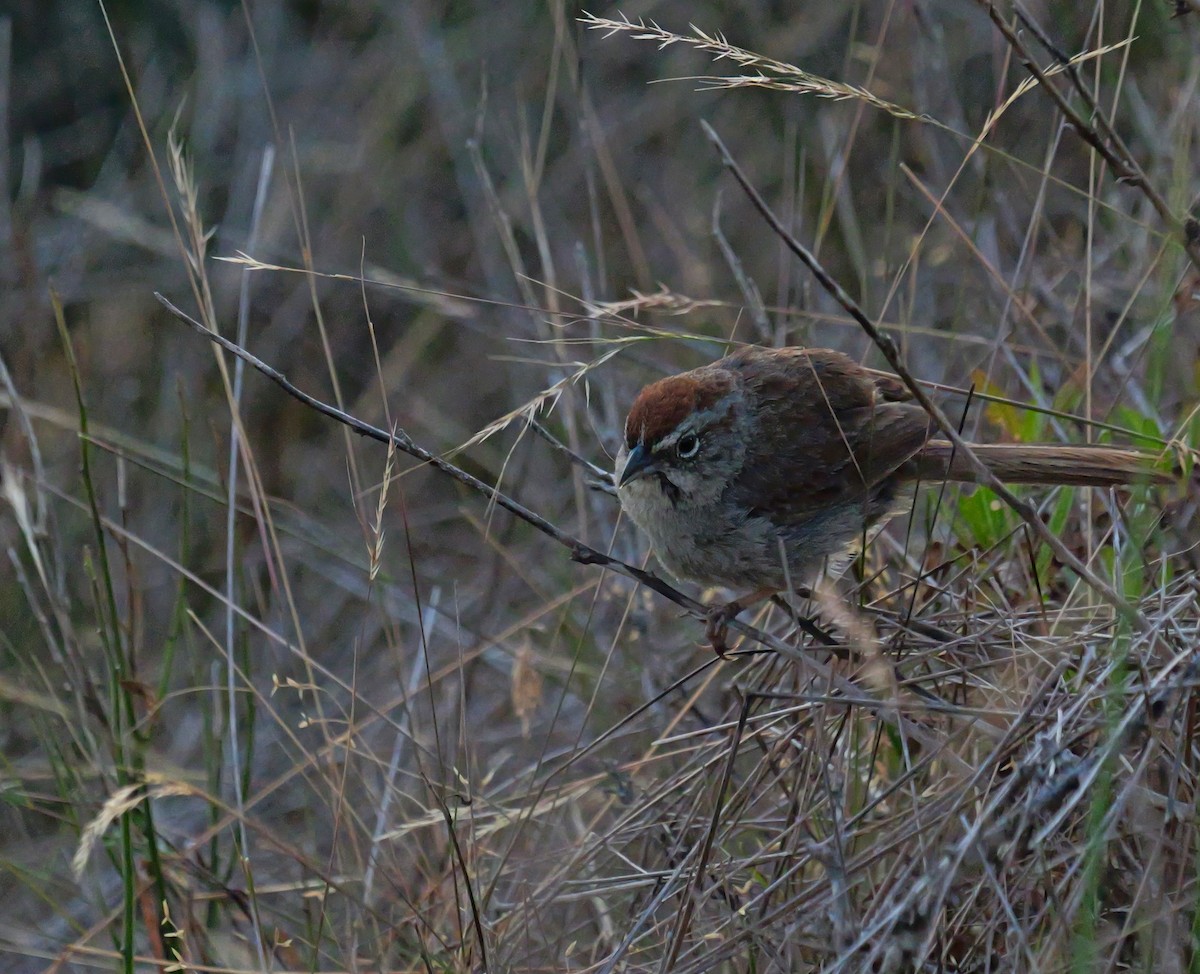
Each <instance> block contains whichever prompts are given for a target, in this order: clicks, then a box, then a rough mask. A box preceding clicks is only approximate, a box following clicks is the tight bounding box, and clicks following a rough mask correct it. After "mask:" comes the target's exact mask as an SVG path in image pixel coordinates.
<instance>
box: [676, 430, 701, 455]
mask: <svg viewBox="0 0 1200 974" xmlns="http://www.w3.org/2000/svg"><path fill="white" fill-rule="evenodd" d="M675 452H676V453H677V454H679V459H681V460H690V459H691V458H692V457H694V456H695V455H696V454H697V453H699V452H700V437H698V436H697V435H696V434H695V433H684V434H683V436H681V437H679V439H678V441H676V443H675Z"/></svg>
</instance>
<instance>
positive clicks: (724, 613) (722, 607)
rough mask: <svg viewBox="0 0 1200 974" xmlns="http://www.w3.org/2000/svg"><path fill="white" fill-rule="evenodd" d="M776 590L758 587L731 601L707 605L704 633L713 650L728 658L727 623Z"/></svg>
mask: <svg viewBox="0 0 1200 974" xmlns="http://www.w3.org/2000/svg"><path fill="white" fill-rule="evenodd" d="M778 591H779V590H778V589H774V588H760V589H758V590H757V591H754V592H751V593H750V594H749V595H744V596H742V598H740V599H734V600H733V601H732V602H722V603H719V604H717V605H711V606H709V608H708V612H707V613H706V624H705V627H704V635H705V637H706V638H707V639H708V643H709V645H710V646H712V648H713V652H714V653H716V654H717V655H718V656H720V657H721V659H729V656H728V655H727V653H728V650H729V647H728V646H727V645H726V643H725V637H726V636H728V635H729V623H730V622H732V621H733V620H734V618H736V617H737V615H738V613H740V612H742V611H743V610H744V609H748V608H750V606H752V605H754V604H756V603H758V602H761V601H763V599H769V598H770V597H771V596H772V595H774V594H775V593H776V592H778Z"/></svg>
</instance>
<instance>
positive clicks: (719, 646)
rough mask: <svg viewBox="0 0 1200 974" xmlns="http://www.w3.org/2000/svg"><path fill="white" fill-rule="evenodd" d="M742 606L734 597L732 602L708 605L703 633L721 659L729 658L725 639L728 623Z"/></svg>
mask: <svg viewBox="0 0 1200 974" xmlns="http://www.w3.org/2000/svg"><path fill="white" fill-rule="evenodd" d="M744 608H745V606H744V605H743V604H742V603H741V602H740V601H739V600H737V599H734V600H733V601H732V602H723V603H721V604H720V605H713V606H709V609H708V613H707V617H706V624H705V627H704V635H705V637H706V638H707V639H708V643H709V645H710V646H712V649H713V652H714V653H716V654H717V655H718V656H720V657H721V659H729V658H730V656H729V646H728V645H727V643H726V641H725V640H726V637H728V635H729V623H731V622H732V621H733V620H734V618H736V617H737V614H738V613H739V612H741V611H742V609H744Z"/></svg>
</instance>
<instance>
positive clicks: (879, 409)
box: [614, 347, 1171, 649]
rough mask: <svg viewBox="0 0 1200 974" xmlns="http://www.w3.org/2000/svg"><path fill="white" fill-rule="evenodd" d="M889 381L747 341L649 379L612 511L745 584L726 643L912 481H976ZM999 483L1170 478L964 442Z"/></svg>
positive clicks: (715, 617) (1040, 450) (1118, 457)
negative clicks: (617, 506)
mask: <svg viewBox="0 0 1200 974" xmlns="http://www.w3.org/2000/svg"><path fill="white" fill-rule="evenodd" d="M911 398H912V396H911V394H910V392H909V390H908V388H907V387H906V386H905V385H904V384H903V383H902V382H901V381H900V380H899V379H898V378H896V377H895V376H892V375H887V374H884V373H879V372H874V371H872V370H869V369H866V368H864V367H863V366H861V365H859V364H858V363H857V362H855V361H854V360H853V359H851V358H849V357H848V356H846V355H843V354H842V353H840V352H835V351H832V350H830V349H817V348H779V349H767V348H758V347H746V348H742V349H741V350H739V351H737V352H735V353H734V354H732V355H730V356H728V357H726V358H723V359H721V360H720V361H717V362H713V363H712V364H711V365H706V366H704V367H702V368H699V369H693V370H692V371H690V372H684V373H682V374H680V375H673V376H670V377H668V378H665V379H660V380H659V381H657V382H654V383H651V384H650V385H648V386H646V387H645V388H644V389H643V390H642V391H641V392H640V393H639V394H638V396H637V398H636V399H635V400H634V403H633V406H632V407H631V408H630V410H629V416H628V418H627V419H626V421H625V436H624V441H623V443H622V445H621V449H620V452H619V453H618V456H617V464H616V472H615V475H614V479H615V481H616V484H617V493H618V496H619V497H620V501H621V507H622V508H623V509H624V511H625V512H626V513H627V514H628V515H629V516H630V517H631V518H632V519H633V521H634V523H636V524H637V525H638V527H639V528H641V529H642V531H644V532H645V534H646V535H647V537H649V539H650V541H651V542H652V543H653V545H654V550H655V552H656V553H657V555H658V559H659V561H660V562H662V564H663V565H664V566H665V567H666V568H667V570H668V571H670V572H671V574H673V575H675V576H677V577H678V578H681V579H687V580H690V581H694V582H699V583H701V584H704V585H720V586H725V587H727V588H730V589H733V590H735V591H738V592H744V593H748V594H746V595H744V596H742V597H741V598H739V599H738V600H737V601H734V602H731V603H728V604H727V605H724V606H720V607H718V608H717V609H716V610H714V611H713V612H712V613H711V614H710V620H709V638H710V640H711V641H712V642H713V645H714V647H715V648H717V649H720V648H721V643H722V642H723V636H724V630H725V627H726V626H727V625H728V622H729V620H730V619H731V618H733V616H734V615H736V614H737V613H738V612H740V611H741V610H742V609H743V608H745V607H747V606H748V605H750V604H753V603H754V602H755V601H758V600H760V599H762V598H766V597H768V596H770V595H773V594H776V593H779V592H783V591H786V590H788V589H797V588H801V587H804V586H807V585H809V584H811V583H812V582H813V581H814V580H815V578H816V576H817V575H819V574H820V573H821V571H822V570H826V571H830V572H832V573H835V574H836V573H840V572H841V571H843V570H844V569H845V567H846V565H848V564H849V563H850V561H851V560H852V559H853V557H854V556H855V555H856V554H857V552H858V551H859V550H860V548H861V546H862V545H863V544H864V543H865V542H866V541H867V540H869V539H870V538H871V537H872V536H873V534H874V533H875V532H877V531H878V530H879V529H880V528H882V527H883V525H884V524H886V523H887V521H888V520H889V519H890V518H892V517H893V516H894V515H895V514H897V513H899V512H900V511H902V510H904V509H905V508H906V506H907V505H908V504H909V503H910V501H911V498H912V493H913V489H914V487H915V484H916V483H917V482H918V481H942V480H949V481H958V482H968V483H969V482H974V481H975V480H976V479H977V473H976V469H975V467H974V465H973V464H972V463H971V461H970V459H969V458H968V457H967V456H965V455H963V454H962V453H961V452H959V451H956V450H955V448H954V446H953V444H951V443H950V442H949V441H948V440H944V439H938V438H935V437H934V433H935V432H936V426H935V425H933V424H932V421H931V419H930V417H929V415H928V414H927V413H926V412H925V410H924V409H923V408H922V407H921V406H919V405H917V404H915V403H913V402H911V401H910V400H911ZM971 449H972V451H973V452H974V453H975V455H976V456H977V457H978V458H979V459H980V460H982V461H983V462H984V463H985V464H986V465H987V467H988V468H989V469H990V470H991V472H992V473H993V474H994V475H995V476H996V478H997V479H999V480H1001V481H1005V482H1008V483H1014V484H1042V485H1060V484H1061V485H1073V486H1097V487H1110V486H1116V485H1119V484H1128V483H1136V482H1150V481H1153V482H1163V481H1167V480H1170V479H1171V478H1170V477H1169V476H1168V475H1166V474H1164V473H1163V472H1161V471H1158V470H1155V469H1154V468H1153V466H1152V463H1153V460H1154V458H1153V457H1152V456H1150V455H1148V454H1146V453H1142V452H1140V451H1137V450H1132V449H1121V448H1118V447H1109V446H1084V445H1075V446H1063V445H1028V444H1018V443H1013V444H1009V443H1003V444H971Z"/></svg>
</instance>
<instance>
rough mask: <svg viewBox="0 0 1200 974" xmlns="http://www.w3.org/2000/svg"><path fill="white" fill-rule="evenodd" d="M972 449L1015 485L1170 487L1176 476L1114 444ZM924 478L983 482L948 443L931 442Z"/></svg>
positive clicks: (919, 461) (922, 464)
mask: <svg viewBox="0 0 1200 974" xmlns="http://www.w3.org/2000/svg"><path fill="white" fill-rule="evenodd" d="M971 450H972V451H973V452H974V453H975V455H976V456H977V457H979V459H980V460H982V461H983V462H984V463H985V464H987V466H988V467H989V468H990V469H991V471H992V473H993V474H995V475H996V479H997V480H1000V481H1002V482H1004V483H1009V484H1040V485H1046V486H1051V485H1064V486H1071V487H1117V486H1120V485H1121V484H1138V483H1157V484H1165V483H1170V482H1171V481H1173V480H1174V479H1175V478H1174V477H1172V476H1171V475H1170V474H1169V473H1166V472H1165V471H1163V470H1158V469H1155V466H1154V464H1155V463H1156V461H1157V460H1158V458H1157V457H1156V456H1155V455H1154V454H1152V453H1144V452H1142V451H1140V450H1131V449H1122V448H1121V447H1112V446H1082V445H1081V446H1060V445H1057V444H1045V445H1042V444H1026V443H972V444H971ZM913 460H914V461H915V467H916V475H917V476H918V477H920V478H921V479H922V480H951V481H956V482H959V483H969V484H970V483H977V482H978V480H979V477H978V475H977V474H976V472H975V469H974V467H973V466H972V464H971V462H970V461H969V460H968V459H967V457H966V456H964V455H963V453H962V451H960V450H958V449H957V448H956V447H955V446H954V444H953V443H950V442H949V441H948V440H930V441H929V442H928V443H926V444H925V447H924V449H922V450H921V452H920V453H918V454H917V455H916V456H915V457H913Z"/></svg>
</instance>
